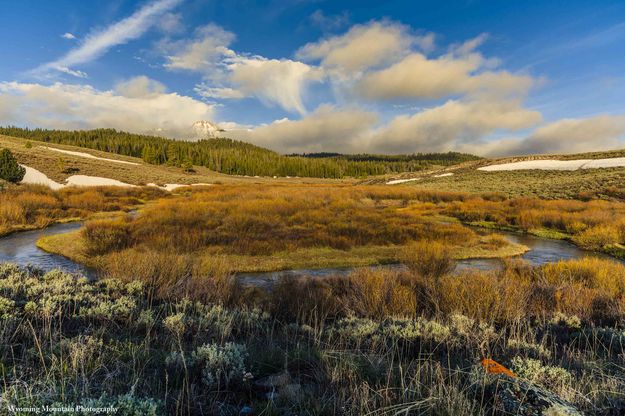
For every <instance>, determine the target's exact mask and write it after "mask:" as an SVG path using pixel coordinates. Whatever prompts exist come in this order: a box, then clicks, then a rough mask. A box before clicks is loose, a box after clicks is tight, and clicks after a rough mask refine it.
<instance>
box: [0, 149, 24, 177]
mask: <svg viewBox="0 0 625 416" xmlns="http://www.w3.org/2000/svg"><path fill="white" fill-rule="evenodd" d="M25 174H26V169H24V168H23V167H22V166H20V165H19V164H18V163H17V160H16V159H15V157H13V154H12V153H11V151H10V150H9V149H2V150H0V179H4V180H5V181H8V182H13V183H17V182H19V181H21V180H22V179H24V175H25Z"/></svg>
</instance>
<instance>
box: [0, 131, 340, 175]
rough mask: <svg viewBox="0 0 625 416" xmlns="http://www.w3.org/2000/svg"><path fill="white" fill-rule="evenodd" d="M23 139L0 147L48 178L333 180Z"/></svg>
mask: <svg viewBox="0 0 625 416" xmlns="http://www.w3.org/2000/svg"><path fill="white" fill-rule="evenodd" d="M26 142H27V141H26V140H24V139H19V138H15V137H9V136H2V135H0V148H7V149H9V150H11V152H12V153H13V155H15V157H16V158H17V160H18V161H19V163H22V164H24V165H26V166H30V167H32V168H35V169H37V170H39V171H41V172H43V173H44V174H46V175H47V176H48V177H49V178H50V179H53V180H55V181H57V182H63V181H64V180H65V179H67V177H69V176H71V175H77V174H78V175H88V176H100V177H105V178H111V179H116V180H119V181H122V182H125V183H130V184H133V185H146V184H148V183H156V184H159V185H162V184H166V183H177V184H193V183H267V182H278V183H302V182H304V183H333V182H336V181H333V180H327V179H305V178H291V179H285V178H281V179H275V180H274V179H273V178H251V177H242V176H229V175H224V174H221V173H218V172H214V171H211V170H209V169H207V168H204V167H201V166H194V167H193V170H194V172H193V173H190V172H185V171H184V170H183V169H182V168H176V167H171V166H157V165H150V164H146V163H144V162H143V161H142V160H141V159H137V158H133V157H127V156H120V155H117V154H113V153H107V152H101V151H97V150H93V149H85V148H82V147H76V146H66V145H56V144H54V145H51V144H49V143H43V142H37V141H33V140H31V141H29V142H30V143H31V145H32V147H30V148H27V147H26V146H25V143H26ZM45 146H48V147H54V148H58V149H63V150H70V151H74V152H82V153H89V154H92V155H94V156H97V157H102V158H107V159H113V160H123V161H127V162H134V163H138V165H137V166H134V165H127V164H121V163H114V162H107V161H102V160H97V159H86V158H84V157H80V156H72V155H68V154H62V153H58V152H54V151H50V150H47V149H45V148H44V147H45ZM59 158H62V159H63V161H64V171H63V170H62V169H59V167H58V165H59Z"/></svg>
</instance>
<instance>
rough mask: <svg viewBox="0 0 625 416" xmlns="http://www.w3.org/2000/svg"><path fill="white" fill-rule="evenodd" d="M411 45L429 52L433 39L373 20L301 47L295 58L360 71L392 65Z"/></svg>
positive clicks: (403, 27)
mask: <svg viewBox="0 0 625 416" xmlns="http://www.w3.org/2000/svg"><path fill="white" fill-rule="evenodd" d="M413 45H417V46H419V47H420V48H422V49H424V50H430V49H431V48H432V47H433V45H434V36H433V35H432V34H428V35H425V36H415V35H413V34H411V33H410V30H409V28H408V27H407V26H405V25H402V24H399V23H396V22H391V21H373V22H370V23H367V24H363V25H355V26H352V27H351V28H350V30H349V31H348V32H347V33H345V34H343V35H339V36H332V37H329V38H326V39H323V40H321V41H319V42H311V43H308V44H306V45H304V46H303V47H302V48H300V49H299V50H298V51H297V53H296V57H297V58H298V59H302V60H309V61H317V60H319V61H321V65H322V66H324V67H328V68H337V69H341V70H346V71H350V72H353V71H362V70H365V69H368V68H371V67H376V66H379V65H385V64H387V63H388V62H394V61H395V60H397V59H399V58H401V57H402V56H403V55H405V54H406V53H407V51H410V50H411V48H412V47H413Z"/></svg>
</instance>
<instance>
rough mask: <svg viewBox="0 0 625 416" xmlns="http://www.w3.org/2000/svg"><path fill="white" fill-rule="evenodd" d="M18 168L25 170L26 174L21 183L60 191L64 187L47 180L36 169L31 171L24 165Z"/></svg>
mask: <svg viewBox="0 0 625 416" xmlns="http://www.w3.org/2000/svg"><path fill="white" fill-rule="evenodd" d="M20 166H22V167H23V168H24V169H26V174H25V175H24V178H23V179H22V183H31V184H36V185H46V186H49V187H50V188H52V189H61V188H63V187H65V185H63V184H60V183H58V182H55V181H53V180H52V179H50V178H48V177H47V176H46V175H45V174H44V173H42V172H39V171H38V170H37V169H33V168H31V167H29V166H25V165H20Z"/></svg>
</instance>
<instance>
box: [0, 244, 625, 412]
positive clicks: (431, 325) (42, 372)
mask: <svg viewBox="0 0 625 416" xmlns="http://www.w3.org/2000/svg"><path fill="white" fill-rule="evenodd" d="M421 249H423V247H421ZM424 253H425V252H421V253H420V255H421V256H420V257H419V258H420V259H421V260H428V263H429V264H431V265H432V267H430V268H428V269H423V268H420V267H416V268H414V269H413V268H411V269H410V270H409V271H405V272H401V273H399V272H390V271H377V272H373V271H366V270H360V271H356V272H354V273H353V274H352V275H350V276H348V277H346V278H336V279H333V278H328V279H323V280H285V281H282V282H279V283H278V284H277V285H276V286H275V287H274V289H273V290H272V291H271V292H262V291H258V290H256V289H244V288H241V287H238V286H237V285H236V283H235V282H233V281H232V280H231V279H229V278H224V277H223V276H221V275H219V273H213V274H211V275H208V276H206V277H205V280H204V281H203V282H202V284H203V285H204V286H206V285H211V286H212V287H213V290H211V291H210V292H205V294H204V295H203V296H201V297H198V298H196V300H195V301H191V300H189V299H188V298H185V297H184V296H182V297H171V296H167V297H165V298H162V297H159V296H157V295H156V294H157V293H158V290H155V288H154V287H152V286H151V284H152V283H157V282H151V283H150V282H148V283H146V284H142V283H141V282H138V281H131V282H127V283H125V282H122V281H119V280H115V279H106V280H100V281H96V282H88V281H87V280H86V279H76V278H75V277H74V276H71V275H67V274H64V273H62V272H50V273H48V274H46V275H41V274H37V272H33V271H32V270H30V271H27V270H21V269H19V268H17V267H15V266H11V265H0V323H1V325H0V328H1V330H0V360H1V362H2V369H3V371H2V374H1V377H2V383H3V394H2V397H1V398H0V404H2V405H3V406H7V405H9V404H10V405H14V406H18V407H32V406H45V405H48V406H61V405H62V404H65V405H67V404H75V405H80V406H84V407H106V406H111V407H114V408H116V409H117V412H118V414H128V415H148V416H149V415H154V416H156V415H162V414H172V415H213V414H219V415H233V416H235V415H240V412H241V411H242V410H243V409H245V408H249V409H250V410H251V411H252V412H254V414H263V415H303V414H305V415H363V414H397V412H403V413H400V414H404V413H405V414H437V415H461V414H473V415H484V416H486V415H493V414H526V413H523V410H522V409H525V408H527V407H528V406H531V408H532V409H534V410H533V411H534V412H537V413H538V412H542V413H538V414H581V413H571V412H572V410H571V409H574V408H576V409H579V411H584V412H587V414H596V415H606V416H607V415H613V414H615V413H614V411H615V409H616V410H617V411H620V410H619V409H622V408H623V401H624V400H625V393H624V392H625V377H624V376H625V372H624V371H623V368H624V366H625V362H624V359H623V357H625V349H624V348H625V335H624V334H623V332H622V329H620V328H619V327H618V326H615V325H616V323H618V322H622V319H623V317H624V316H625V307H624V305H625V302H623V293H625V268H624V267H623V266H619V265H615V264H614V263H612V262H605V261H600V260H580V261H572V262H565V263H560V264H558V265H553V266H546V267H542V268H531V267H527V266H523V265H520V264H516V263H509V264H507V266H506V268H505V269H504V270H502V271H500V272H497V273H483V272H482V273H474V274H471V275H468V276H465V278H462V279H459V278H458V277H457V276H448V275H446V274H445V272H444V269H441V268H440V267H438V265H437V264H438V263H439V261H438V260H437V261H434V262H431V261H430V260H432V258H430V257H427V256H425V257H424V256H423V255H424ZM439 260H440V259H439ZM437 271H438V272H437ZM440 271H442V273H440ZM565 276H566V277H565ZM194 289H195V288H194V287H193V286H191V287H188V288H187V291H188V293H189V294H191V293H197V292H196V291H195V290H194ZM483 360H496V362H498V363H500V364H502V365H503V366H505V367H507V368H508V369H509V370H506V371H508V374H510V375H505V374H497V373H493V372H489V371H486V370H485V367H483V365H481V364H480V362H481V361H483ZM484 362H487V361H484ZM488 368H490V367H488ZM491 371H492V370H491ZM536 392H539V393H540V394H542V395H543V396H542V397H543V399H538V398H537V397H536V394H537V393H536ZM544 397H546V399H544ZM555 397H557V399H555ZM556 400H557V401H556ZM564 406H568V407H567V408H568V409H569V413H562V412H563V411H564V410H563V409H564V408H565V407H564ZM554 409H555V410H554ZM556 410H557V411H559V412H560V413H557V412H556V413H553V412H555V411H556ZM77 414H81V415H82V414H84V415H86V414H89V412H88V411H86V410H85V411H81V410H79V411H78V412H77ZM616 414H618V413H616Z"/></svg>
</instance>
